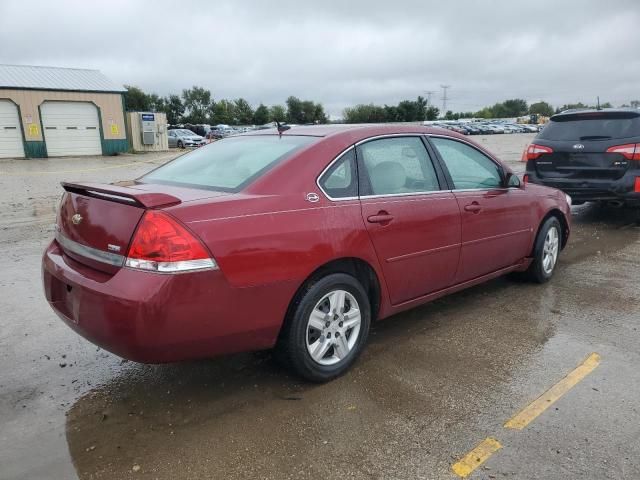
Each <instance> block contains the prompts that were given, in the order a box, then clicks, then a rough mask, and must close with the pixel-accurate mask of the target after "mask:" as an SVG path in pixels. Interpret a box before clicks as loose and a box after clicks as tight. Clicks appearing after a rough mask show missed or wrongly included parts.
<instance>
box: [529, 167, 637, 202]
mask: <svg viewBox="0 0 640 480" xmlns="http://www.w3.org/2000/svg"><path fill="white" fill-rule="evenodd" d="M526 174H527V175H528V176H529V182H531V183H535V184H538V185H544V186H546V187H552V188H557V189H559V190H562V191H563V192H565V193H566V194H567V195H569V196H570V197H571V198H572V199H573V200H574V201H580V202H593V201H599V200H603V201H610V200H620V201H623V202H625V203H629V204H632V205H636V204H637V205H640V192H634V185H635V181H636V177H639V176H640V171H637V170H632V171H628V172H627V173H626V174H625V175H624V176H623V177H622V178H619V179H618V180H599V179H580V180H569V179H561V178H540V176H539V175H538V174H537V173H536V172H535V171H529V170H527V172H526Z"/></svg>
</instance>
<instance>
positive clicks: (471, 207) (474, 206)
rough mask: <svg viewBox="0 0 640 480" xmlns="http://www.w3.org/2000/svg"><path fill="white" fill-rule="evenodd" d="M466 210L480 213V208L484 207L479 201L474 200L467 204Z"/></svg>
mask: <svg viewBox="0 0 640 480" xmlns="http://www.w3.org/2000/svg"><path fill="white" fill-rule="evenodd" d="M464 210H465V211H466V212H471V213H478V212H479V211H480V210H482V207H481V206H480V205H479V204H478V202H472V203H470V204H469V205H465V206H464Z"/></svg>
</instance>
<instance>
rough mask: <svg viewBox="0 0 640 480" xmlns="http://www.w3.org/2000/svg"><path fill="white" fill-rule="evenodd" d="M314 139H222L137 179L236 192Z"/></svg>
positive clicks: (278, 137) (315, 139) (258, 137)
mask: <svg viewBox="0 0 640 480" xmlns="http://www.w3.org/2000/svg"><path fill="white" fill-rule="evenodd" d="M317 140H318V139H317V138H316V137H303V136H293V135H290V136H289V135H283V136H282V137H280V136H277V135H256V136H246V137H231V138H225V139H223V140H220V141H218V142H214V143H210V144H209V145H207V146H205V147H201V148H198V149H197V150H194V151H192V152H190V153H187V154H185V155H182V156H180V157H178V158H176V159H175V160H173V161H172V162H169V163H167V164H165V165H163V166H162V167H160V168H157V169H156V170H154V171H152V172H151V173H149V174H147V175H145V176H144V177H142V178H141V179H139V181H141V182H144V183H162V184H166V185H179V186H180V185H181V186H186V187H195V188H205V189H209V190H221V191H228V192H237V191H240V190H241V189H242V188H244V187H245V186H247V185H248V184H249V183H251V182H252V181H254V180H256V179H257V178H259V177H260V176H261V175H263V174H264V173H266V172H267V171H268V170H269V169H270V168H272V167H273V166H274V165H275V164H277V163H278V162H280V161H282V160H283V159H285V158H287V157H289V156H291V155H292V154H293V153H294V152H295V151H297V150H299V149H301V148H303V147H304V146H306V145H309V144H310V143H312V142H314V141H317Z"/></svg>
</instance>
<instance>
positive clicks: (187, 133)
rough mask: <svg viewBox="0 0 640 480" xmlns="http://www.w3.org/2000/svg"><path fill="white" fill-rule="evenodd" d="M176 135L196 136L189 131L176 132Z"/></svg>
mask: <svg viewBox="0 0 640 480" xmlns="http://www.w3.org/2000/svg"><path fill="white" fill-rule="evenodd" d="M178 133H179V134H180V135H189V136H191V135H196V134H195V133H193V132H192V131H191V130H178Z"/></svg>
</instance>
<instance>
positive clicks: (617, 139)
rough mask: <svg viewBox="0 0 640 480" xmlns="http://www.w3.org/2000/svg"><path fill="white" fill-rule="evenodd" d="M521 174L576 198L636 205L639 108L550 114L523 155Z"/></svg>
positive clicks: (638, 197)
mask: <svg viewBox="0 0 640 480" xmlns="http://www.w3.org/2000/svg"><path fill="white" fill-rule="evenodd" d="M522 160H523V161H526V162H527V166H526V174H525V179H526V180H527V181H528V182H530V183H536V184H539V185H547V186H551V187H554V188H559V189H561V190H564V191H565V192H566V193H568V194H569V195H571V197H572V198H573V199H574V203H575V204H579V203H584V202H589V201H601V202H606V203H609V204H612V205H616V206H622V205H625V204H626V205H631V206H640V111H638V110H636V109H603V110H581V111H572V112H567V113H564V112H563V113H559V114H557V115H554V116H552V117H551V120H550V121H549V123H547V125H546V126H545V127H544V129H543V130H542V131H541V132H540V133H539V134H538V135H537V136H536V137H535V138H534V140H533V143H532V144H531V145H529V146H528V147H527V148H526V149H525V151H524V153H523V155H522Z"/></svg>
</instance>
